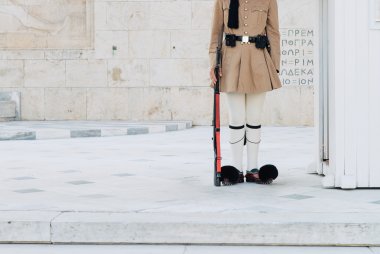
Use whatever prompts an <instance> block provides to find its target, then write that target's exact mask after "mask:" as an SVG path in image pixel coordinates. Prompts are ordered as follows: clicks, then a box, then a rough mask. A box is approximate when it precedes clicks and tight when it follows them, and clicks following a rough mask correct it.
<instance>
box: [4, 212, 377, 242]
mask: <svg viewBox="0 0 380 254" xmlns="http://www.w3.org/2000/svg"><path fill="white" fill-rule="evenodd" d="M0 243H57V244H136V243H140V244H210V245H220V244H227V245H279V246H284V245H295V246H299V245H302V246H327V245H334V246H380V216H378V214H377V213H362V212H361V213H354V212H353V213H313V212H310V213H290V212H278V213H276V212H271V213H260V212H257V213H252V212H250V213H245V212H238V211H236V212H233V213H232V212H229V213H223V212H222V213H186V212H183V213H180V212H177V213H165V212H156V213H154V212H149V213H148V212H107V213H105V212H59V211H58V212H53V211H52V212H47V211H44V212H39V211H3V212H0Z"/></svg>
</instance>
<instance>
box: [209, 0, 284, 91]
mask: <svg viewBox="0 0 380 254" xmlns="http://www.w3.org/2000/svg"><path fill="white" fill-rule="evenodd" d="M239 4H240V6H239V28H238V29H231V28H229V27H228V26H227V23H228V12H229V6H230V0H215V4H214V13H213V19H212V28H211V39H210V46H209V57H210V65H211V68H213V67H215V63H216V58H215V57H216V50H217V47H218V42H219V43H221V44H222V60H221V66H222V74H223V75H222V78H221V81H220V91H221V92H239V93H261V92H266V91H271V90H273V89H276V88H280V87H281V86H282V84H281V81H280V79H279V76H278V73H277V70H278V71H279V70H280V56H281V52H280V32H279V21H278V7H277V0H239ZM223 33H232V34H236V35H248V36H256V35H258V34H267V36H268V38H269V42H270V45H271V53H270V54H269V52H268V50H267V49H258V48H256V46H255V44H254V43H252V44H241V42H240V41H236V46H235V47H228V46H226V45H225V42H224V36H223ZM222 39H223V41H222Z"/></svg>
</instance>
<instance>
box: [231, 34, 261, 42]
mask: <svg viewBox="0 0 380 254" xmlns="http://www.w3.org/2000/svg"><path fill="white" fill-rule="evenodd" d="M256 38H257V37H256V36H241V35H235V39H236V40H237V41H241V42H243V43H248V42H249V43H255V42H256Z"/></svg>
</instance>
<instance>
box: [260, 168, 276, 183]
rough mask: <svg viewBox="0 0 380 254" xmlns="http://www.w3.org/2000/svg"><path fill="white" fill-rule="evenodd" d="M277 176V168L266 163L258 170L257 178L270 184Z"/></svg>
mask: <svg viewBox="0 0 380 254" xmlns="http://www.w3.org/2000/svg"><path fill="white" fill-rule="evenodd" d="M277 177H278V170H277V168H276V166H274V165H272V164H266V165H264V166H262V167H261V168H260V170H259V178H260V180H261V181H262V182H263V183H266V184H270V183H272V182H273V180H275V179H276V178H277Z"/></svg>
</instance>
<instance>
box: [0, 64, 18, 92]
mask: <svg viewBox="0 0 380 254" xmlns="http://www.w3.org/2000/svg"><path fill="white" fill-rule="evenodd" d="M23 85H24V63H23V61H22V60H0V87H22V86H23Z"/></svg>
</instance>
